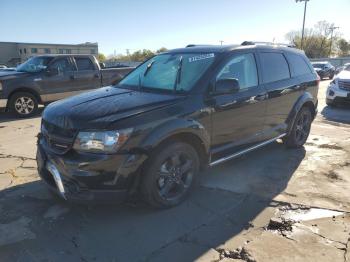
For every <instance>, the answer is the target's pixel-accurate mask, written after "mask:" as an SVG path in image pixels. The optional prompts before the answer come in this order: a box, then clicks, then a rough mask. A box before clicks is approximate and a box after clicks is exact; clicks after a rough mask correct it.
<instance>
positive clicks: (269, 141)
mask: <svg viewBox="0 0 350 262" xmlns="http://www.w3.org/2000/svg"><path fill="white" fill-rule="evenodd" d="M286 135H287V134H286V133H284V134H281V135H279V136H278V137H275V138H272V139H270V140H266V141H264V142H262V143H260V144H257V145H255V146H252V147H249V148H247V149H244V150H242V151H239V152H237V153H234V154H233V155H229V156H225V157H223V158H220V159H218V160H215V161H213V162H211V163H209V166H216V165H218V164H221V163H223V162H225V161H228V160H230V159H233V158H236V157H239V156H240V155H243V154H245V153H248V152H250V151H253V150H255V149H258V148H260V147H263V146H265V145H268V144H270V143H272V142H274V141H276V140H277V139H279V138H282V137H284V136H286Z"/></svg>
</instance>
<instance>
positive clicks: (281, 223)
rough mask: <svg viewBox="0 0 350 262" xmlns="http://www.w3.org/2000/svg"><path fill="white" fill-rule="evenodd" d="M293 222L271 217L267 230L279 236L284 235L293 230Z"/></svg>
mask: <svg viewBox="0 0 350 262" xmlns="http://www.w3.org/2000/svg"><path fill="white" fill-rule="evenodd" d="M294 223H295V221H294V220H291V219H285V218H283V217H282V218H279V217H278V218H276V217H273V218H271V219H270V222H269V224H268V225H267V227H266V229H267V230H272V231H278V232H279V233H280V234H281V235H283V236H284V235H286V232H291V231H292V230H293V224H294Z"/></svg>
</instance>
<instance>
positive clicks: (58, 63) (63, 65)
mask: <svg viewBox="0 0 350 262" xmlns="http://www.w3.org/2000/svg"><path fill="white" fill-rule="evenodd" d="M38 84H39V86H40V89H41V94H42V95H41V100H42V101H43V102H44V103H46V102H51V101H56V100H59V99H62V98H65V97H67V96H71V95H73V94H75V91H76V82H75V81H74V67H73V65H72V63H71V61H70V59H69V58H68V57H60V58H57V59H55V60H53V61H52V62H51V63H50V64H49V65H48V70H47V73H45V74H44V75H43V77H42V78H41V79H40V81H38Z"/></svg>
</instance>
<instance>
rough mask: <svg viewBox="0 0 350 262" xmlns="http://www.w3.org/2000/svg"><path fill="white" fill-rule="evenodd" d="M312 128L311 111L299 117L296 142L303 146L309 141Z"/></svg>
mask: <svg viewBox="0 0 350 262" xmlns="http://www.w3.org/2000/svg"><path fill="white" fill-rule="evenodd" d="M310 126H311V115H310V112H309V111H304V112H302V114H301V115H300V116H299V118H298V120H297V123H296V128H295V140H296V141H297V143H298V144H303V143H304V142H305V140H306V139H307V137H308V135H309V132H310Z"/></svg>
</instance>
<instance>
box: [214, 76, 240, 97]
mask: <svg viewBox="0 0 350 262" xmlns="http://www.w3.org/2000/svg"><path fill="white" fill-rule="evenodd" d="M238 91H239V82H238V79H236V78H225V79H219V80H217V81H216V84H215V92H214V93H215V94H216V95H224V94H233V93H236V92H238Z"/></svg>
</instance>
